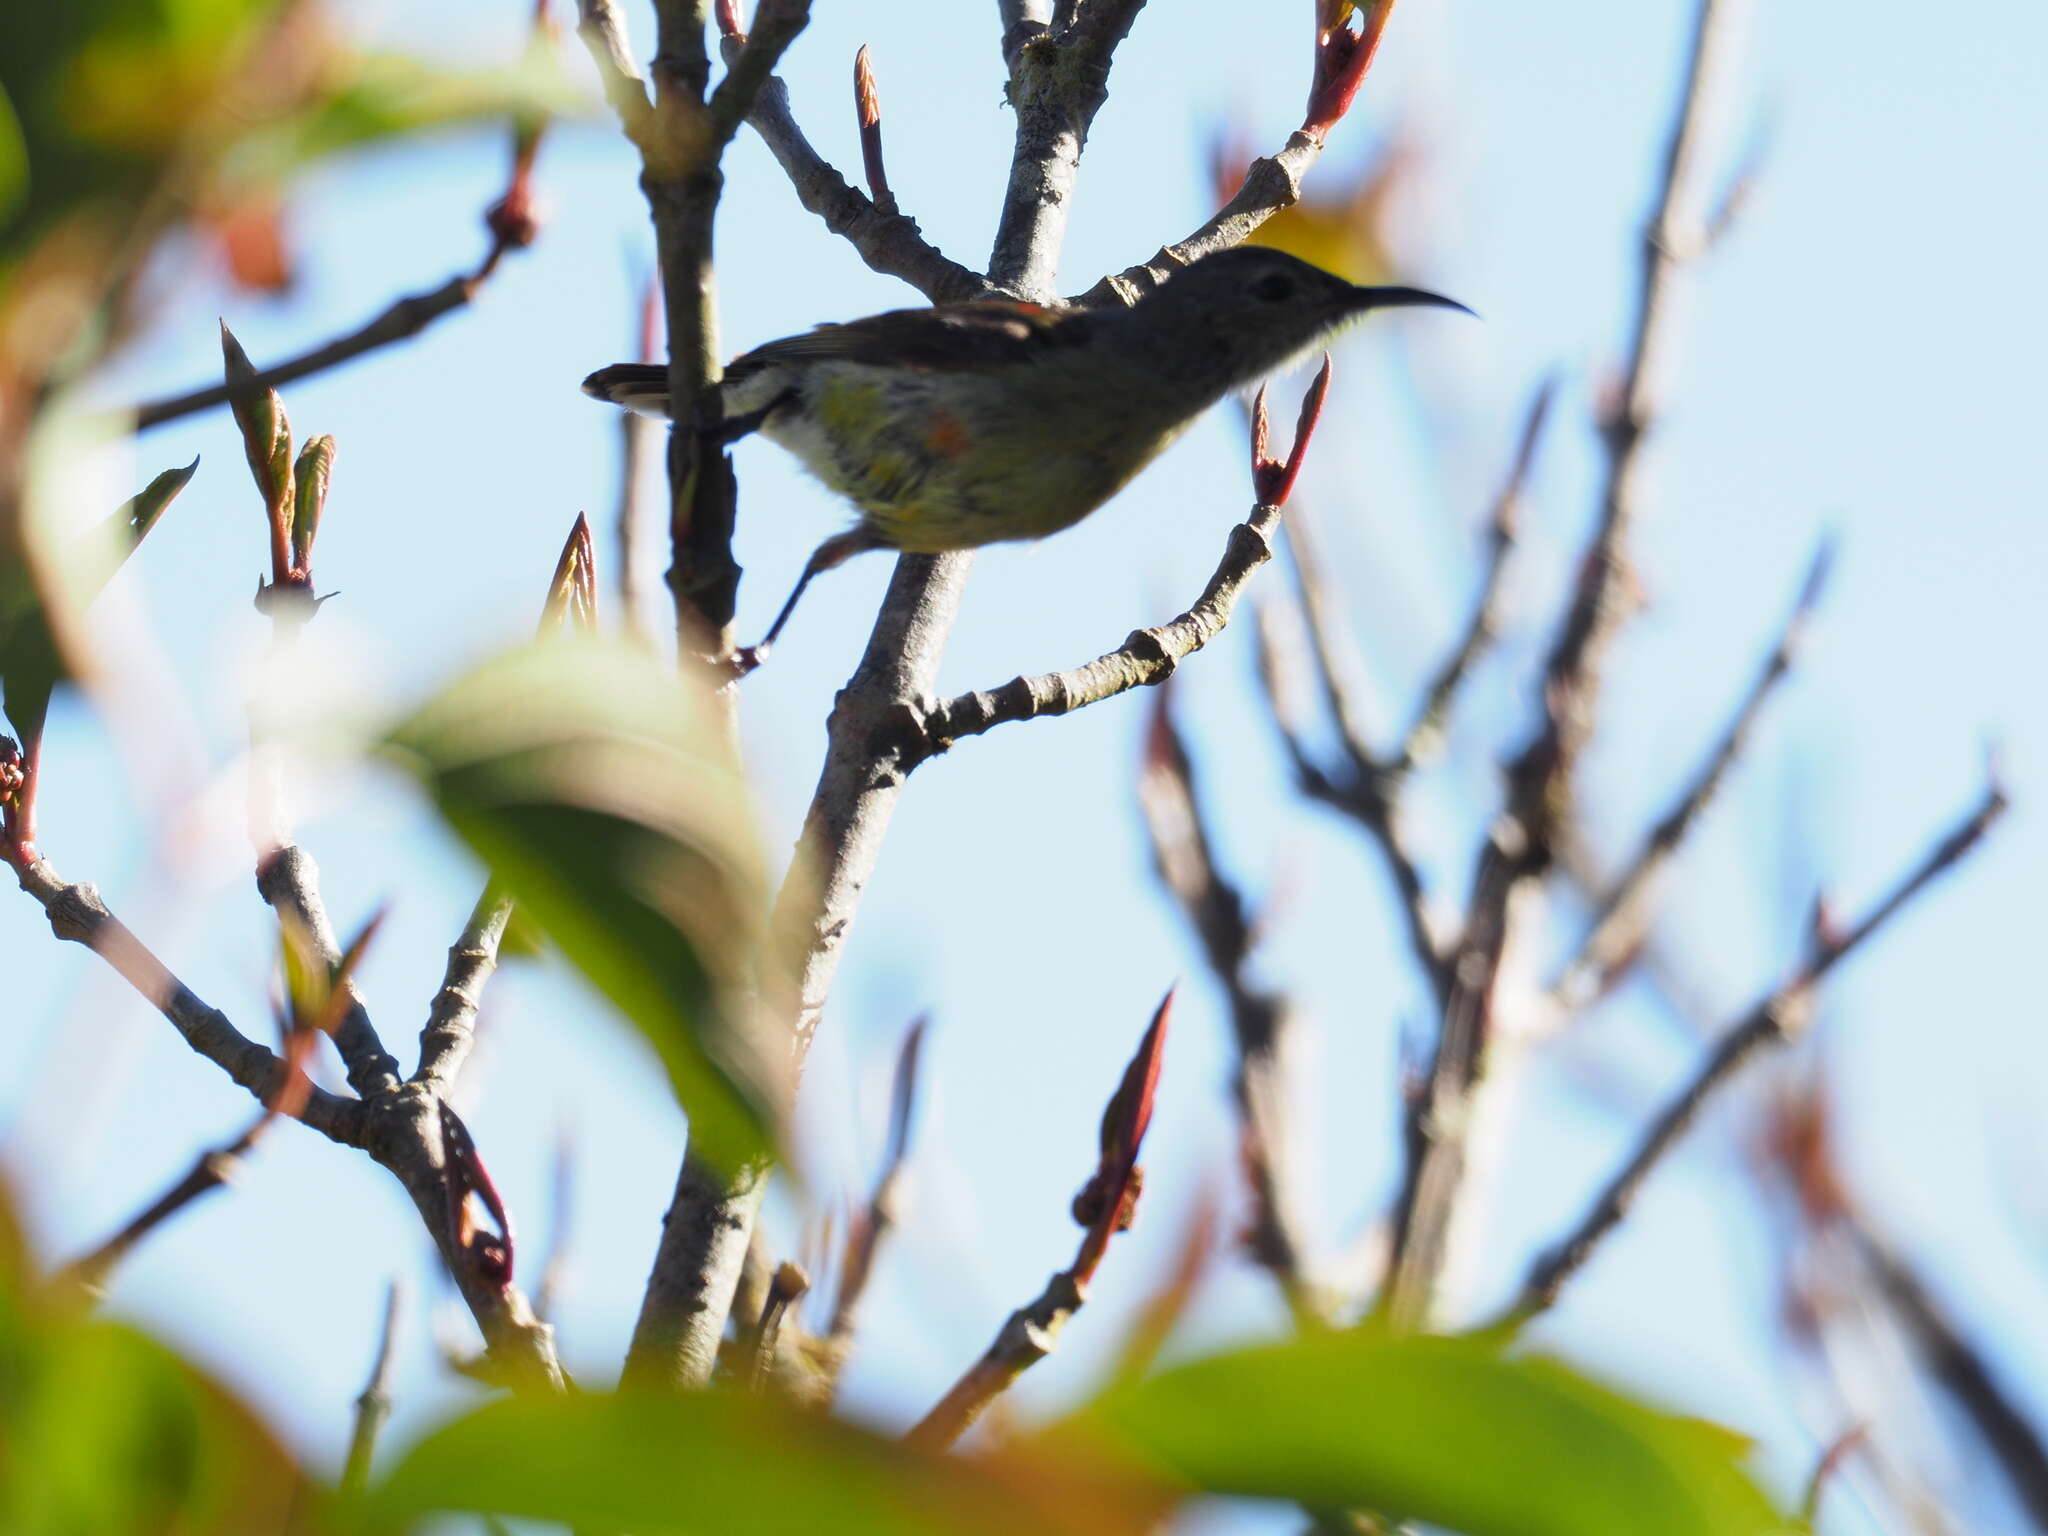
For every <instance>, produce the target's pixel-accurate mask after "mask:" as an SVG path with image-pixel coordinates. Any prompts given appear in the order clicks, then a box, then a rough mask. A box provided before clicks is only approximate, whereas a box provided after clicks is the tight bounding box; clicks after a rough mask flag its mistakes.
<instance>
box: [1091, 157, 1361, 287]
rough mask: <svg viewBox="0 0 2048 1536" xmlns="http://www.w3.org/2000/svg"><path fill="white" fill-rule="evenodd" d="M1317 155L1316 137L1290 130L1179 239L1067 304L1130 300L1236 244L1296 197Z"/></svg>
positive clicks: (1112, 275)
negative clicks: (1229, 195) (1204, 219)
mask: <svg viewBox="0 0 2048 1536" xmlns="http://www.w3.org/2000/svg"><path fill="white" fill-rule="evenodd" d="M1322 155H1323V144H1322V141H1321V140H1320V139H1315V138H1311V137H1310V136H1309V135H1308V134H1306V133H1303V132H1300V131H1298V130H1297V131H1296V132H1294V133H1292V134H1290V135H1289V136H1288V139H1287V143H1286V145H1285V146H1284V147H1282V148H1281V150H1280V151H1279V153H1278V154H1273V155H1263V156H1261V157H1260V158H1259V159H1257V160H1254V161H1253V162H1252V163H1251V166H1250V168H1249V169H1247V170H1246V172H1245V176H1244V184H1243V185H1242V186H1240V187H1239V188H1238V189H1237V195H1236V196H1234V197H1232V198H1231V199H1230V201H1229V202H1227V203H1225V204H1224V205H1223V206H1222V207H1221V208H1219V209H1217V210H1216V212H1215V214H1214V215H1212V216H1211V217H1210V218H1209V220H1208V222H1206V223H1205V224H1203V225H1202V226H1201V228H1199V229H1197V230H1196V231H1195V232H1194V233H1193V234H1191V235H1189V236H1188V237H1187V238H1186V239H1184V240H1176V241H1175V242H1174V243H1173V244H1171V245H1162V246H1161V247H1160V248H1159V250H1158V252H1157V254H1155V255H1154V256H1153V257H1152V259H1151V260H1149V261H1145V262H1140V263H1139V264H1138V265H1137V266H1135V267H1126V268H1124V270H1123V271H1121V272H1113V273H1111V274H1110V275H1109V276H1108V277H1105V278H1103V279H1102V281H1101V282H1099V283H1097V284H1096V285H1095V286H1094V287H1093V288H1090V289H1089V290H1088V291H1087V292H1086V293H1084V294H1081V295H1080V296H1079V297H1078V298H1076V299H1074V300H1073V302H1074V303H1076V304H1080V305H1084V306H1087V307H1091V308H1092V307H1095V306H1098V305H1104V304H1126V305H1128V304H1135V303H1137V302H1138V300H1140V299H1142V298H1143V297H1144V296H1145V295H1146V294H1148V293H1150V292H1151V291H1152V290H1153V289H1155V288H1157V287H1159V285H1160V284H1162V283H1164V282H1165V281H1166V280H1167V279H1168V278H1170V277H1172V276H1173V274H1174V273H1176V272H1178V271H1180V270H1181V269H1182V268H1184V267H1187V266H1190V265H1192V264H1193V263H1195V262H1197V261H1200V260H1201V259H1202V258H1203V257H1204V256H1207V255H1210V254H1211V253H1213V252H1216V251H1224V250H1228V249H1230V247H1232V246H1233V245H1242V244H1243V243H1244V242H1245V241H1246V240H1247V239H1249V238H1250V237H1251V234H1252V232H1253V231H1254V230H1256V229H1257V228H1258V227H1259V226H1260V225H1261V224H1263V223H1265V222H1266V220H1268V219H1270V218H1272V217H1273V215H1274V214H1276V213H1279V212H1281V211H1282V210H1283V209H1287V208H1292V207H1293V206H1294V205H1295V204H1296V203H1298V202H1300V201H1301V184H1302V182H1303V180H1304V179H1305V178H1306V177H1307V176H1308V173H1309V170H1310V168H1311V167H1312V166H1314V165H1315V163H1316V161H1318V160H1320V159H1321V158H1322Z"/></svg>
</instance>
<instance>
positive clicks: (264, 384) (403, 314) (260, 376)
mask: <svg viewBox="0 0 2048 1536" xmlns="http://www.w3.org/2000/svg"><path fill="white" fill-rule="evenodd" d="M491 265H493V263H490V262H486V263H485V266H484V267H483V268H480V269H479V270H477V271H475V272H468V273H463V274H462V275H460V276H457V277H451V278H449V279H448V281H447V282H445V283H443V284H442V285H441V286H440V287H438V288H434V289H430V290H428V291H426V292H423V293H414V294H408V295H407V296H406V297H404V298H402V299H397V300H394V301H393V302H392V303H391V304H389V305H388V306H386V307H385V308H384V309H383V310H382V311H381V312H380V313H379V314H377V315H376V316H375V317H374V318H373V319H371V320H370V321H369V322H368V323H367V324H365V325H361V326H358V327H357V328H356V329H355V330H353V331H350V332H349V333H348V334H347V335H345V336H338V337H336V338H335V339H334V340H332V341H329V342H324V343H322V344H321V345H320V346H317V347H314V348H313V349H312V350H310V351H307V352H302V353H300V354H299V355H298V356H297V357H293V358H288V359H287V360H285V361H284V362H282V363H278V364H276V365H274V366H273V367H269V368H265V369H262V370H261V371H259V372H258V373H257V374H256V375H255V377H254V378H252V379H250V380H249V381H248V382H247V383H246V384H244V385H243V386H241V388H242V390H244V391H246V392H249V393H252V394H253V393H255V392H257V391H260V390H264V389H271V388H274V387H275V386H277V385H279V384H289V383H291V382H292V381H293V380H295V379H304V378H310V377H311V376H312V375H314V374H316V373H325V372H326V371H327V370H328V369H330V368H333V367H337V366H338V365H340V364H342V363H345V362H348V361H349V360H351V359H352V358H358V357H361V356H363V354H364V353H366V352H375V351H377V350H378V349H379V348H381V347H388V346H390V345H391V344H392V343H394V342H399V341H405V340H406V339H408V338H409V337H413V336H417V335H419V333H420V332H421V331H424V330H425V329H426V328H427V327H428V326H430V325H432V324H433V323H434V322H435V321H436V320H439V319H440V318H441V317H442V316H444V315H450V314H453V313H454V312H455V311H456V310H458V309H462V308H464V307H465V306H467V305H468V304H469V302H470V301H471V300H472V299H474V298H475V297H476V293H477V289H478V287H479V286H480V285H481V283H482V281H483V278H484V276H485V275H486V274H487V272H488V270H489V268H490V266H491ZM235 394H236V391H234V390H231V389H230V388H229V387H228V386H227V385H225V384H209V385H207V386H206V387H205V388H203V389H194V390H188V391H187V392H186V393H184V394H182V395H172V396H170V397H169V398H167V399H163V400H152V401H150V402H148V403H147V404H144V405H139V406H137V407H136V408H135V430H136V431H138V432H143V431H147V430H148V429H149V428H151V427H160V426H162V425H163V424H164V423H165V422H168V421H176V420H177V419H178V418H179V417H181V416H190V415H191V414H192V413H193V412H195V411H204V410H209V409H211V408H212V407H214V406H216V405H225V404H227V403H228V401H229V400H231V399H233V398H235Z"/></svg>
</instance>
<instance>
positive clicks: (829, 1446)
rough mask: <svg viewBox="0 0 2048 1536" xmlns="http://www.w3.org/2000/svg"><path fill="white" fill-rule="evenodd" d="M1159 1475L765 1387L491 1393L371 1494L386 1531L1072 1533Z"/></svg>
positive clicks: (1153, 1488) (1109, 1515) (1122, 1506)
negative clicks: (409, 1526)
mask: <svg viewBox="0 0 2048 1536" xmlns="http://www.w3.org/2000/svg"><path fill="white" fill-rule="evenodd" d="M1171 1502H1172V1496H1171V1494H1170V1493H1169V1492H1168V1491H1167V1490H1165V1489H1163V1488H1162V1487H1160V1486H1159V1485H1157V1484H1155V1483H1151V1482H1149V1481H1147V1480H1143V1479H1135V1478H1126V1477H1109V1478H1105V1477H1104V1476H1102V1475H1100V1474H1099V1473H1098V1472H1096V1471H1094V1470H1092V1469H1091V1466H1090V1464H1089V1463H1087V1462H1086V1461H1076V1460H1071V1459H1066V1460H1062V1459H1053V1458H1047V1457H1040V1456H1028V1457H1027V1456H1025V1455H1023V1454H1022V1453H1018V1452H1009V1453H1000V1452H999V1453H997V1454H995V1455H992V1456H988V1457H979V1458H971V1459H970V1458H961V1457H950V1456H938V1455H930V1454H925V1453H922V1452H915V1451H911V1450H909V1449H907V1448H906V1447H905V1446H904V1445H902V1444H901V1443H900V1442H898V1441H895V1440H890V1439H885V1438H884V1437H882V1436H880V1435H877V1434H875V1433H874V1432H872V1431H870V1430H865V1429H861V1428H859V1427H857V1426H855V1425H852V1424H847V1423H844V1422H841V1421H838V1420H835V1419H832V1418H829V1417H827V1416H825V1415H823V1414H818V1413H812V1412H809V1411H806V1410H802V1409H798V1408H795V1407H791V1406H789V1405H787V1404H785V1403H782V1402H780V1401H778V1400H776V1399H773V1398H769V1397H762V1396H743V1395H741V1394H739V1393H737V1392H728V1391H714V1392H709V1393H702V1394H698V1395H695V1396H688V1397H670V1396H655V1395H651V1394H650V1395H644V1396H636V1395H632V1394H617V1395H612V1394H597V1393H593V1394H584V1395H579V1396H574V1397H562V1398H554V1399H538V1398H527V1399H523V1400H514V1401H506V1402H499V1403H492V1404H489V1405H487V1406H485V1407H483V1408H481V1409H479V1410H477V1411H476V1412H474V1413H471V1414H469V1415H467V1416H466V1417H463V1418H460V1419H457V1420H456V1421H455V1422H453V1423H452V1424H449V1425H446V1426H444V1427H443V1428H441V1429H439V1430H437V1431H435V1432H434V1433H433V1434H431V1435H429V1436H428V1437H427V1438H426V1439H425V1440H424V1441H422V1442H421V1443H420V1444H419V1445H417V1446H416V1447H414V1448H413V1450H412V1452H411V1454H409V1455H408V1456H407V1457H406V1458H405V1459H404V1461H403V1462H401V1463H400V1464H399V1466H398V1467H397V1468H396V1469H394V1470H393V1472H392V1473H391V1476H390V1477H389V1478H388V1479H387V1480H386V1482H385V1483H384V1484H383V1485H382V1487H380V1488H379V1489H377V1490H376V1491H375V1492H374V1493H373V1494H372V1495H371V1498H370V1501H369V1508H370V1511H371V1512H372V1514H373V1516H374V1523H375V1524H377V1525H380V1526H382V1527H383V1528H387V1529H388V1528H391V1527H392V1526H396V1525H400V1524H402V1523H404V1522H407V1521H412V1520H417V1519H419V1518H421V1517H424V1516H427V1515H431V1514H434V1513H436V1512H446V1511H478V1512H482V1513H490V1514H497V1515H505V1516H517V1517H525V1518H529V1519H541V1520H555V1521H560V1522H562V1523H564V1524H566V1525H569V1526H571V1527H573V1528H575V1529H578V1530H620V1529H625V1530H632V1531H638V1532H646V1533H650V1536H651V1533H655V1532H663V1531H673V1532H677V1533H683V1532H691V1533H695V1532H705V1531H818V1532H825V1531H830V1532H833V1533H834V1536H968V1533H973V1536H1012V1533H1014V1536H1027V1533H1029V1536H1039V1533H1043V1532H1048V1531H1059V1532H1063V1533H1070V1536H1093V1533H1102V1536H1108V1533H1111V1532H1119V1533H1130V1532H1137V1531H1143V1530H1146V1529H1148V1528H1150V1527H1151V1526H1152V1525H1153V1524H1154V1523H1155V1521H1156V1518H1157V1516H1158V1515H1159V1514H1161V1513H1162V1512H1163V1511H1164V1510H1165V1509H1166V1508H1167V1507H1168V1506H1169V1505H1170V1503H1171Z"/></svg>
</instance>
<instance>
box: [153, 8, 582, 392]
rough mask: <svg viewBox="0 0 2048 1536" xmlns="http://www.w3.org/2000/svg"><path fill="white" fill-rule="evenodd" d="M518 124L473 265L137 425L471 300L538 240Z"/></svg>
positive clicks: (336, 358) (319, 365)
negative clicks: (483, 245) (501, 266)
mask: <svg viewBox="0 0 2048 1536" xmlns="http://www.w3.org/2000/svg"><path fill="white" fill-rule="evenodd" d="M600 3H601V0H600ZM537 26H540V27H541V29H542V30H543V31H544V30H545V27H544V24H543V23H537ZM513 132H514V153H513V160H512V173H511V176H510V179H509V180H508V181H507V183H506V187H505V191H504V193H503V194H502V195H501V196H500V197H499V198H498V199H497V200H495V201H494V202H493V203H492V204H491V205H490V207H489V208H488V209H487V210H486V212H485V217H484V222H485V226H486V227H487V228H488V229H489V230H490V234H491V244H490V248H489V249H488V250H487V251H486V252H485V253H484V259H483V260H482V262H480V263H479V264H478V265H477V266H476V268H475V269H474V270H473V271H469V272H462V273H458V274H456V275H455V276H454V277H451V278H449V279H448V281H447V282H445V283H443V284H441V286H440V287H438V288H431V289H427V290H425V291H423V292H420V293H413V294H407V295H406V296H405V297H403V298H399V299H394V300H393V301H392V302H391V303H390V304H388V305H387V306H385V308H384V309H383V311H382V312H381V313H379V314H377V315H376V316H374V317H373V318H372V319H370V320H369V321H368V322H367V323H365V324H363V325H361V326H358V327H357V328H356V329H355V330H353V331H350V332H348V333H347V334H346V335H343V336H337V337H336V338H335V339H334V340H332V341H329V342H326V343H324V344H322V345H320V346H317V347H314V348H313V349H312V350H311V351H308V352H302V353H300V354H299V355H298V356H297V357H294V358H289V359H287V360H286V361H284V362H282V363H278V364H276V365H275V366H273V367H270V368H264V369H261V370H259V371H258V372H256V373H255V374H253V375H251V376H249V377H246V378H241V379H238V380H236V381H235V382H234V383H232V384H211V385H208V386H207V387H205V388H203V389H195V390H189V391H187V392H186V393H185V394H182V395H173V396H171V397H170V398H169V399H165V400H154V401H151V402H149V403H147V404H145V405H141V406H138V407H136V409H135V413H134V414H135V430H136V431H138V432H142V431H146V430H147V429H149V428H150V427H157V426H162V425H163V424H164V423H165V422H167V421H176V420H177V419H178V418H179V417H181V416H189V415H191V414H192V413H193V412H195V411H203V410H207V409H209V408H210V407H212V406H216V405H225V404H227V403H228V402H229V401H231V400H247V399H250V398H253V397H254V396H256V395H259V394H261V393H262V392H263V391H265V390H268V389H274V388H276V387H277V386H278V385H280V384H289V383H291V382H292V381H293V380H294V379H304V378H310V377H311V376H312V375H314V374H316V373H325V372H326V371H327V370H328V369H330V368H334V367H338V366H339V365H340V364H342V363H346V362H349V361H350V360H352V359H354V358H358V357H361V356H363V355H364V354H365V353H368V352H375V351H377V350H378V349H379V348H382V347H388V346H390V345H392V344H393V343H394V342H400V341H405V340H408V339H409V338H411V337H414V336H417V335H419V333H420V332H421V331H424V330H425V329H426V328H427V327H428V326H430V325H432V324H433V323H434V322H435V321H437V320H439V319H441V318H442V317H443V316H444V315H450V314H453V313H454V312H455V311H456V310H458V309H465V308H467V307H468V306H469V305H470V303H471V302H472V301H474V300H475V298H476V296H477V293H478V291H479V290H480V289H481V288H482V287H483V285H484V283H485V282H486V281H487V280H488V279H489V277H490V275H491V274H492V273H493V272H495V271H497V269H498V263H499V262H500V261H502V260H503V259H504V257H505V254H506V252H508V251H513V250H518V249H521V248H523V247H525V246H527V245H530V244H532V243H533V238H534V235H535V234H536V233H537V230H538V226H537V224H536V222H535V220H534V217H533V204H532V191H531V177H532V172H533V160H534V154H535V152H536V150H537V149H538V147H539V134H538V132H537V131H535V130H534V129H533V128H532V127H530V126H524V127H521V126H515V128H514V130H513Z"/></svg>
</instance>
